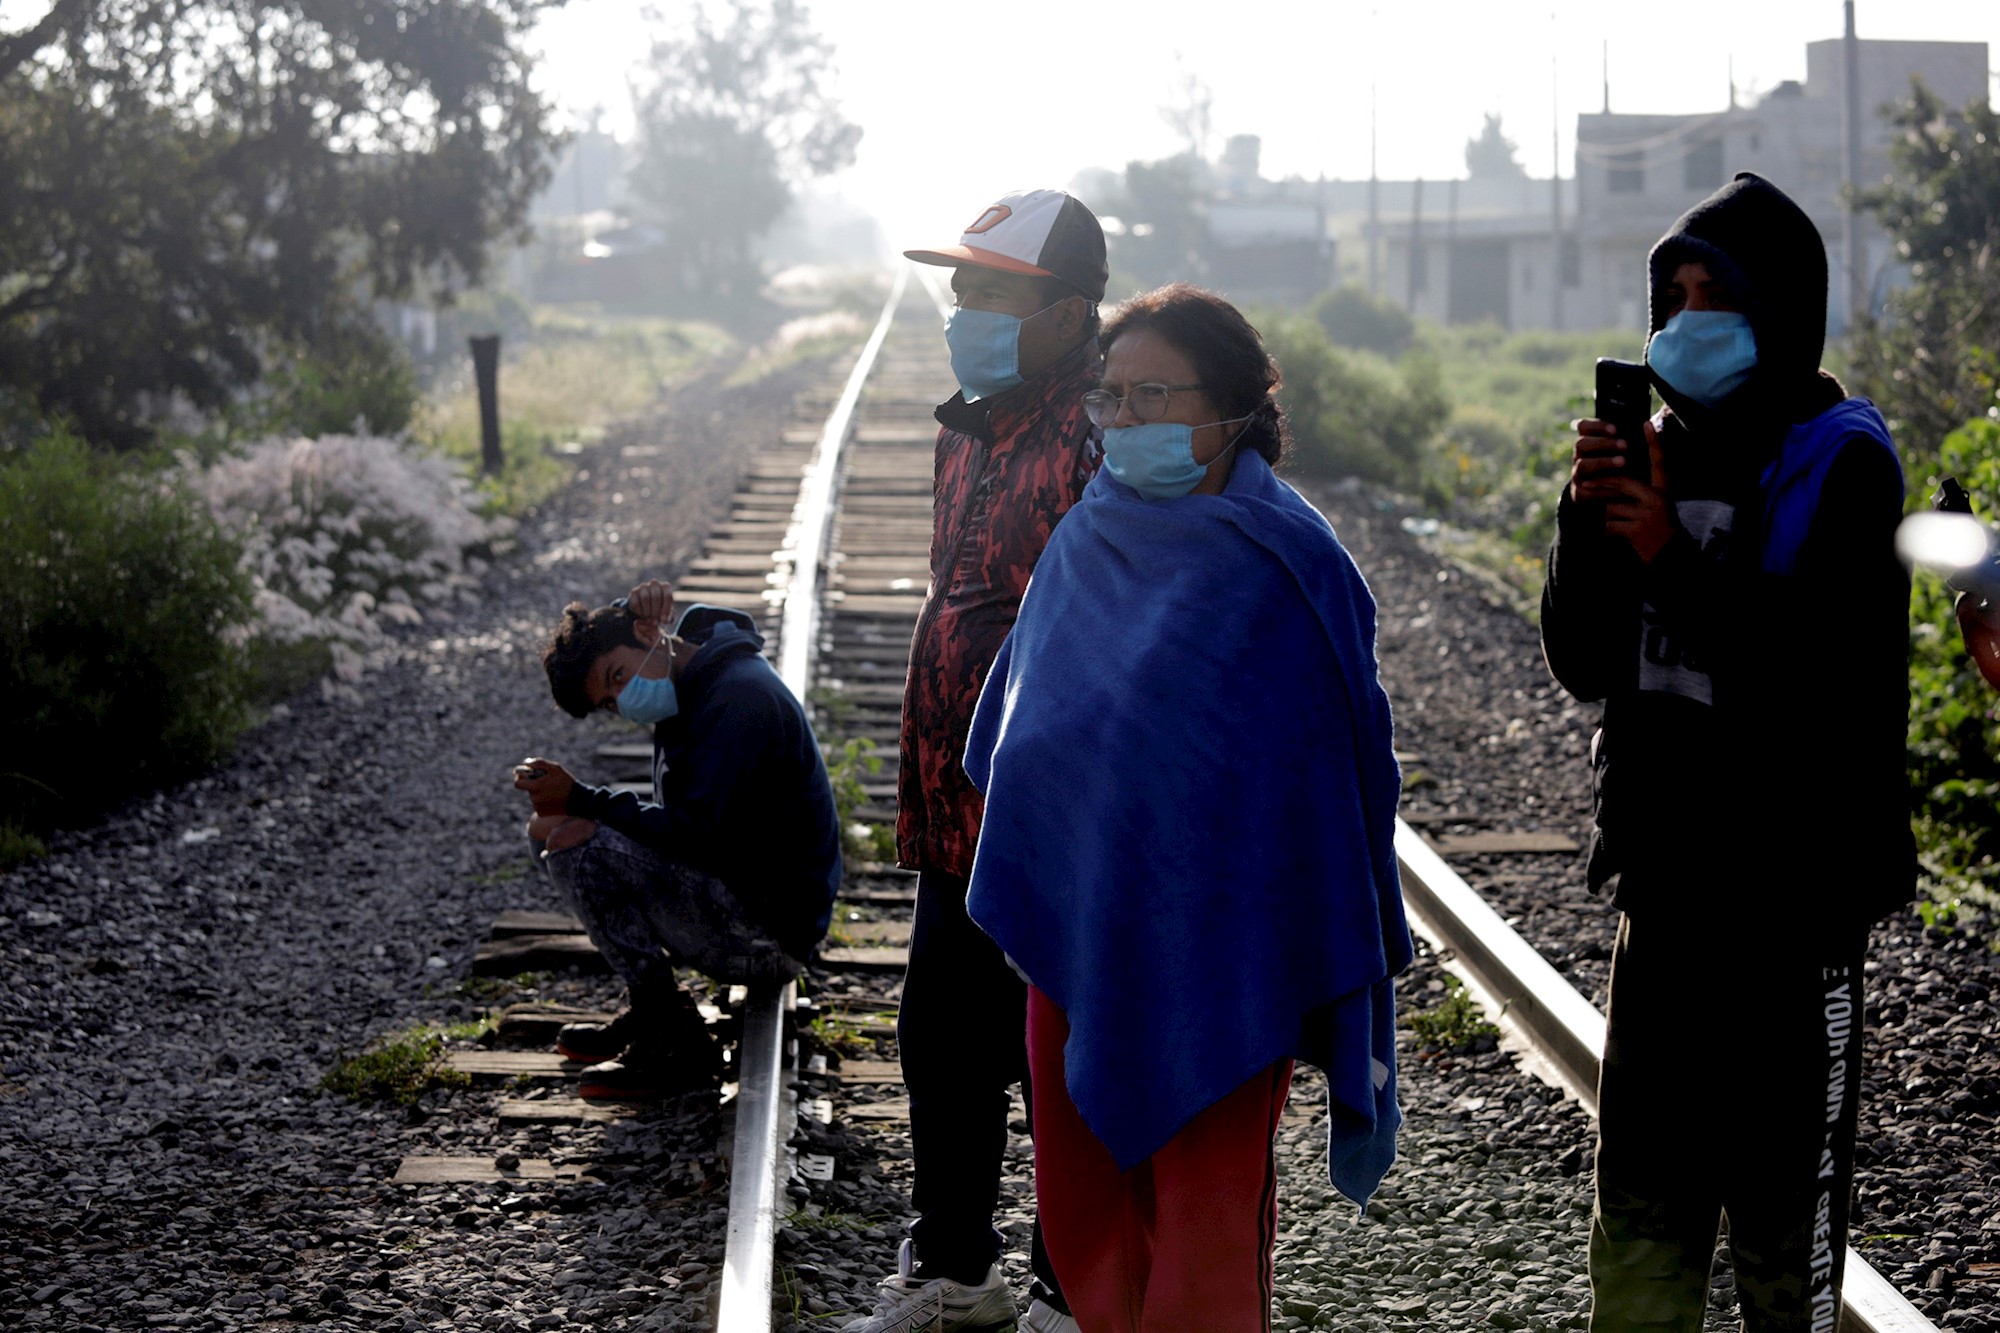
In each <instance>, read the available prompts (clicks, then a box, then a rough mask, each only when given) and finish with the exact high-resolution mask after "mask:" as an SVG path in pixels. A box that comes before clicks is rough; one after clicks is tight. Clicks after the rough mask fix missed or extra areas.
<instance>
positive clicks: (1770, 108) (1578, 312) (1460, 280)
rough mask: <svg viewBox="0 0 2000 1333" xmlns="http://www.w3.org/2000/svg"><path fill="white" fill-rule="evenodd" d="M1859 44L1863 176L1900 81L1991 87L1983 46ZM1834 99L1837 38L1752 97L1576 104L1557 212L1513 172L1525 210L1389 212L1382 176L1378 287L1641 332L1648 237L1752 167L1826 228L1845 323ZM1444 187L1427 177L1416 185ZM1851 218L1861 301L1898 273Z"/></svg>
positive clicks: (1901, 91) (1405, 295)
mask: <svg viewBox="0 0 2000 1333" xmlns="http://www.w3.org/2000/svg"><path fill="white" fill-rule="evenodd" d="M1858 48H1859V49H1858V52H1857V55H1858V57H1859V58H1858V61H1857V63H1858V65H1859V79H1858V86H1859V90H1860V94H1861V98H1860V101H1861V116H1862V137H1861V169H1860V180H1861V181H1863V182H1864V183H1865V182H1871V181H1879V180H1881V179H1883V177H1884V176H1886V175H1887V174H1888V171H1889V153H1888V147H1889V128H1888V125H1887V122H1886V121H1885V119H1884V118H1883V116H1882V114H1881V110H1882V108H1883V107H1884V106H1885V105H1887V104H1890V103H1893V102H1896V101H1899V100H1901V99H1902V98H1904V97H1906V96H1908V93H1909V89H1910V80H1911V79H1912V78H1918V79H1921V80H1923V82H1924V84H1925V85H1926V86H1927V87H1929V88H1930V90H1931V91H1932V92H1934V93H1936V94H1937V95H1938V96H1939V97H1940V98H1941V99H1942V100H1943V102H1944V103H1945V105H1947V106H1950V107H1954V108H1956V107H1962V106H1965V105H1966V104H1967V103H1970V102H1974V101H1983V100H1984V99H1985V98H1986V96H1987V48H1986V44H1985V43H1984V42H1893V41H1862V42H1860V43H1858ZM1845 96H1846V64H1845V59H1844V53H1843V50H1842V42H1841V41H1840V39H1838V38H1835V39H1832V40H1829V41H1822V42H1812V43H1809V44H1808V45H1807V47H1806V78H1805V82H1803V83H1799V82H1796V81H1787V82H1785V83H1781V84H1779V85H1778V86H1777V87H1776V88H1774V89H1772V90H1771V91H1770V92H1769V93H1767V94H1765V95H1764V96H1763V97H1762V98H1760V99H1759V100H1758V101H1757V102H1756V103H1755V104H1754V105H1750V106H1728V107H1725V108H1723V109H1721V110H1718V111H1714V112H1709V113H1704V114H1696V115H1680V116H1646V115H1623V114H1618V113H1610V112H1606V113H1596V114H1588V115H1580V116H1578V117H1577V128H1576V158H1575V166H1574V176H1573V179H1572V180H1570V181H1566V182H1563V183H1562V185H1563V187H1564V188H1563V203H1562V214H1561V220H1560V223H1558V221H1557V218H1556V209H1555V204H1554V202H1553V201H1552V200H1551V199H1550V197H1549V194H1550V185H1549V182H1548V181H1546V180H1541V181H1527V182H1523V183H1522V188H1523V189H1524V190H1525V191H1526V192H1527V193H1528V194H1529V195H1530V196H1533V195H1535V194H1536V193H1537V192H1538V193H1539V197H1538V198H1530V199H1528V200H1524V201H1523V202H1524V204H1525V206H1522V207H1517V208H1513V209H1504V208H1503V209H1499V210H1481V209H1478V208H1473V207H1467V206H1466V205H1465V203H1464V201H1463V200H1461V201H1460V209H1459V211H1458V212H1457V214H1456V215H1452V214H1450V213H1449V212H1448V213H1447V214H1446V215H1444V216H1436V215H1431V214H1429V213H1427V212H1425V211H1423V210H1422V209H1420V208H1418V209H1408V211H1403V210H1400V209H1396V208H1392V207H1391V206H1390V204H1389V202H1388V198H1387V196H1388V195H1389V194H1390V193H1391V192H1392V191H1393V193H1394V194H1395V195H1396V196H1397V197H1398V199H1399V201H1400V202H1402V203H1403V204H1404V205H1405V206H1406V207H1407V205H1408V202H1409V196H1410V192H1411V185H1412V183H1411V182H1407V181H1398V182H1387V181H1385V182H1381V183H1380V188H1381V191H1382V192H1383V195H1384V197H1383V198H1382V199H1381V200H1380V201H1378V205H1377V215H1378V217H1379V219H1380V222H1379V228H1380V231H1379V235H1380V238H1381V249H1382V251H1383V256H1384V257H1383V261H1382V264H1381V266H1380V275H1379V290H1380V291H1381V293H1382V294H1383V295H1385V296H1388V297H1390V298H1392V299H1395V300H1399V301H1402V302H1404V303H1405V304H1406V305H1407V306H1408V307H1409V308H1410V309H1411V310H1412V312H1413V313H1416V314H1419V315H1426V316H1429V317H1431V318H1434V319H1440V320H1445V321H1448V322H1453V323H1457V322H1465V321H1471V320H1478V319H1492V320H1494V321H1496V322H1498V323H1500V324H1501V325H1503V326H1505V327H1508V328H1517V329H1530V328H1563V329H1602V328H1618V329H1635V330H1643V329H1644V328H1645V319H1646V284H1645V258H1646V253H1647V251H1648V250H1649V249H1650V248H1651V247H1652V244H1653V242H1654V241H1655V240H1657V239H1658V238H1659V237H1660V235H1661V234H1662V233H1663V232H1665V231H1666V229H1667V227H1668V226H1669V225H1671V224H1672V222H1673V220H1674V219H1675V218H1676V217H1678V216H1679V215H1680V214H1681V213H1682V212H1684V211H1686V209H1687V208H1688V207H1689V206H1690V205H1692V204H1693V203H1695V202H1696V201H1698V200H1700V199H1701V198H1702V197H1704V196H1705V195H1707V194H1709V193H1711V192H1712V191H1714V190H1715V189H1716V188H1717V187H1719V186H1721V185H1722V184H1723V183H1725V182H1726V181H1728V180H1729V179H1730V178H1731V177H1732V176H1734V175H1735V174H1736V173H1737V172H1739V171H1755V172H1758V173H1759V174H1761V175H1764V176H1767V177H1769V178H1770V179H1771V180H1772V181H1774V182H1776V183H1777V184H1778V185H1779V186H1780V187H1782V188H1783V189H1784V190H1785V191H1786V192H1787V193H1788V194H1790V195H1791V196H1792V197H1793V198H1795V199H1797V200H1798V201H1799V204H1800V206H1801V207H1802V208H1804V209H1805V211H1806V213H1807V214H1808V215H1809V216H1810V217H1811V218H1812V220H1813V222H1814V224H1815V225H1816V226H1818V228H1819V230H1820V234H1821V235H1822V236H1823V237H1825V239H1826V244H1827V254H1828V259H1829V261H1830V267H1831V269H1832V278H1831V284H1830V286H1831V291H1830V300H1829V303H1828V308H1829V330H1830V331H1831V332H1834V333H1838V332H1841V331H1842V330H1844V328H1845V326H1846V316H1847V309H1846V300H1845V295H1846V291H1847V280H1848V275H1847V269H1846V267H1845V258H1844V256H1845V244H1846V231H1847V213H1846V208H1845V205H1844V204H1843V203H1842V201H1841V184H1842V177H1843V162H1844V158H1845V148H1844V144H1843V141H1842V137H1841V125H1842V114H1843V107H1844V105H1845ZM1470 184H1472V182H1460V183H1459V186H1460V189H1461V190H1463V189H1465V188H1466V187H1467V186H1468V185H1470ZM1449 186H1450V182H1441V183H1438V184H1434V185H1431V186H1428V187H1426V195H1425V197H1426V198H1429V197H1430V193H1431V192H1432V191H1435V192H1436V193H1438V194H1443V193H1445V192H1446V190H1447V189H1448V188H1449ZM1354 188H1357V186H1355V185H1350V184H1345V183H1343V185H1342V186H1341V189H1342V190H1343V191H1348V190H1352V189H1354ZM1358 188H1364V189H1365V188H1366V186H1365V184H1363V185H1360V186H1359V187H1358ZM1343 211H1344V210H1343ZM1348 216H1349V217H1351V216H1352V215H1351V214H1348ZM1861 221H1862V228H1863V230H1862V232H1861V233H1860V241H1861V245H1860V252H1861V265H1862V275H1863V279H1864V282H1865V288H1866V290H1867V292H1868V293H1869V299H1870V301H1871V303H1872V304H1876V305H1879V303H1880V301H1881V298H1882V296H1883V294H1884V292H1885V290H1886V287H1887V285H1888V282H1889V280H1890V278H1891V276H1892V274H1893V271H1894V269H1893V264H1892V255H1891V252H1890V246H1889V241H1888V238H1887V236H1886V235H1884V234H1883V233H1882V231H1881V230H1880V228H1879V227H1877V226H1875V225H1874V223H1873V220H1872V219H1871V218H1870V217H1868V216H1867V215H1866V214H1864V215H1863V216H1862V219H1861ZM1558 238H1560V239H1558ZM1551 282H1553V283H1554V284H1555V285H1554V287H1553V288H1552V287H1551V285H1550V284H1551Z"/></svg>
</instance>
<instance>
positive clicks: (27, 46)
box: [0, 0, 93, 79]
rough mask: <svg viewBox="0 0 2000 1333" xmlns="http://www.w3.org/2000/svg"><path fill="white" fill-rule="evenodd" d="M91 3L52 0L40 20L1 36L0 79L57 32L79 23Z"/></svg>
mask: <svg viewBox="0 0 2000 1333" xmlns="http://www.w3.org/2000/svg"><path fill="white" fill-rule="evenodd" d="M92 3H93V0H55V4H53V5H52V6H50V8H49V12H48V13H47V14H45V15H43V16H42V21H41V22H40V23H37V24H36V25H35V26H34V27H32V28H24V29H22V30H21V31H20V32H13V33H8V34H7V35H6V36H4V37H0V79H4V78H6V77H7V76H8V75H10V74H12V73H13V72H14V71H15V70H17V69H19V68H20V67H21V66H23V65H25V64H27V63H28V60H29V58H30V57H32V56H33V55H34V54H35V53H36V52H37V51H39V50H41V49H42V48H43V47H45V46H47V45H48V44H49V43H50V42H53V41H54V40H55V39H56V38H57V37H58V36H61V35H62V34H63V33H65V32H68V31H70V30H71V29H73V28H76V27H78V26H80V25H81V24H82V22H83V20H84V19H85V18H86V17H87V16H88V15H89V13H90V9H91V5H92Z"/></svg>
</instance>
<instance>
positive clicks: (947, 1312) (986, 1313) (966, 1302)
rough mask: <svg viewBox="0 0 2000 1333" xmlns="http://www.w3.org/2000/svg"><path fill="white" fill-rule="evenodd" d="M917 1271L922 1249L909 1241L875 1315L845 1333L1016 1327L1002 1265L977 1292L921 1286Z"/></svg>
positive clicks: (942, 1284)
mask: <svg viewBox="0 0 2000 1333" xmlns="http://www.w3.org/2000/svg"><path fill="white" fill-rule="evenodd" d="M915 1267H916V1249H915V1247H914V1246H913V1245H912V1243H911V1242H910V1241H909V1240H908V1239H907V1238H905V1239H904V1241H903V1245H902V1248H901V1249H899V1250H898V1251H897V1252H896V1276H894V1277H885V1278H883V1279H882V1282H881V1287H882V1294H881V1295H880V1296H877V1297H876V1298H875V1313H874V1314H872V1315H869V1316H868V1317H867V1318H866V1319H860V1320H856V1321H855V1322H854V1323H851V1324H849V1325H847V1327H846V1328H844V1329H842V1330H841V1333H959V1330H965V1331H966V1333H971V1330H973V1329H987V1328H991V1329H1000V1328H1006V1327H1007V1326H1008V1325H1009V1324H1012V1323H1013V1322H1014V1315H1015V1310H1014V1297H1013V1295H1012V1293H1010V1292H1009V1291H1008V1290H1007V1283H1006V1281H1005V1280H1004V1279H1002V1278H1001V1276H1000V1265H998V1264H995V1265H993V1266H992V1267H991V1268H989V1269H987V1270H986V1280H985V1281H984V1282H981V1283H980V1284H979V1285H978V1286H976V1287H968V1286H966V1285H965V1284H964V1283H962V1282H953V1281H952V1280H951V1279H950V1278H948V1277H940V1278H932V1279H931V1280H930V1281H928V1282H924V1281H919V1280H918V1279H917V1278H914V1277H912V1276H911V1275H910V1274H911V1270H912V1269H914V1268H915ZM1043 1308H1044V1309H1047V1308H1048V1307H1046V1306H1044V1307H1043ZM1050 1313H1054V1312H1053V1311H1051V1312H1050ZM1058 1327H1059V1326H1058ZM1070 1327H1071V1328H1075V1327H1076V1325H1075V1324H1074V1323H1072V1324H1071V1325H1070Z"/></svg>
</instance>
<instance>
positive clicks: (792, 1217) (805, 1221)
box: [785, 1203, 886, 1231]
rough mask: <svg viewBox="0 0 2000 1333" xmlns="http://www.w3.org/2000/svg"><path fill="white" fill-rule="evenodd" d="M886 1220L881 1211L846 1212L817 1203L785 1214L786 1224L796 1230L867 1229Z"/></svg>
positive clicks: (877, 1225)
mask: <svg viewBox="0 0 2000 1333" xmlns="http://www.w3.org/2000/svg"><path fill="white" fill-rule="evenodd" d="M885 1220H886V1219H885V1218H884V1217H883V1216H882V1215H881V1214H880V1213H845V1212H841V1211H840V1210H839V1209H837V1208H822V1207H821V1206H820V1205H818V1204H816V1203H809V1204H807V1205H806V1206H805V1207H803V1208H796V1209H793V1210H792V1211H791V1212H789V1213H786V1214H785V1225H786V1226H788V1227H791V1228H792V1229H793V1230H796V1231H866V1230H867V1229H868V1228H869V1227H879V1226H881V1225H882V1224H883V1222H884V1221H885Z"/></svg>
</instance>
